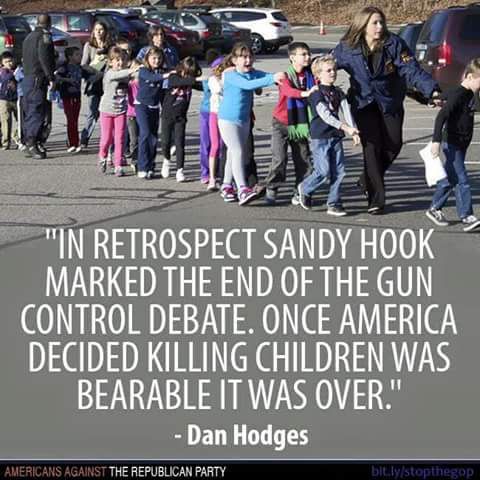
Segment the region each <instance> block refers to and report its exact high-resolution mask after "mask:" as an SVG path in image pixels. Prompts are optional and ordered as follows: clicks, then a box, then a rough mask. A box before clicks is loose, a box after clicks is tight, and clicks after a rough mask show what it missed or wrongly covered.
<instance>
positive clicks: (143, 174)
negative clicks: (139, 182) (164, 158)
mask: <svg viewBox="0 0 480 480" xmlns="http://www.w3.org/2000/svg"><path fill="white" fill-rule="evenodd" d="M137 177H138V178H147V172H145V171H143V170H139V171H138V173H137Z"/></svg>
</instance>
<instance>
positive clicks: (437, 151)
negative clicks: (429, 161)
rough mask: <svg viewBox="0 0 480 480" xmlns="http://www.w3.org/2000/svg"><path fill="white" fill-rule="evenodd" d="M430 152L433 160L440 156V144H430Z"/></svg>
mask: <svg viewBox="0 0 480 480" xmlns="http://www.w3.org/2000/svg"><path fill="white" fill-rule="evenodd" d="M430 152H431V154H432V157H433V158H437V157H439V156H440V143H439V142H432V146H431V147H430Z"/></svg>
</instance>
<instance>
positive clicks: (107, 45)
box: [88, 21, 113, 50]
mask: <svg viewBox="0 0 480 480" xmlns="http://www.w3.org/2000/svg"><path fill="white" fill-rule="evenodd" d="M97 25H100V26H102V27H103V31H104V32H105V36H104V37H103V43H104V45H103V48H104V49H105V50H108V49H109V48H110V47H111V46H112V45H113V40H112V36H111V34H110V31H109V30H108V27H107V25H106V24H105V23H103V22H101V21H96V22H95V23H94V24H93V28H92V33H91V34H90V40H89V41H88V43H89V44H90V46H92V47H95V48H100V45H98V43H97V39H96V38H95V27H96V26H97Z"/></svg>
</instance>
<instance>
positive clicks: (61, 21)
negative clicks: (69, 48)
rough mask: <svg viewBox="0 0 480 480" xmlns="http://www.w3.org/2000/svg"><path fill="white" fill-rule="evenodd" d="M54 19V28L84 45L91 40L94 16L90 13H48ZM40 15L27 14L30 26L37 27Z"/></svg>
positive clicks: (26, 17) (25, 15)
mask: <svg viewBox="0 0 480 480" xmlns="http://www.w3.org/2000/svg"><path fill="white" fill-rule="evenodd" d="M48 14H49V15H50V18H51V19H52V27H55V28H57V29H58V30H61V31H62V32H65V33H68V34H69V35H71V36H72V37H73V38H77V39H78V40H79V41H80V43H81V44H82V45H83V44H85V43H86V42H88V40H89V39H90V34H91V33H92V27H93V16H92V14H90V13H88V12H79V11H71V12H48ZM38 15H39V13H26V14H24V15H23V16H24V18H25V19H26V20H27V21H28V23H29V24H30V26H32V25H36V23H37V17H38Z"/></svg>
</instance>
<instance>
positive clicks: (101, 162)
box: [98, 158, 107, 173]
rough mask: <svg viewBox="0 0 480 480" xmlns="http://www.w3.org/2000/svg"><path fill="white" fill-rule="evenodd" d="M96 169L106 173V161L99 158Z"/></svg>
mask: <svg viewBox="0 0 480 480" xmlns="http://www.w3.org/2000/svg"><path fill="white" fill-rule="evenodd" d="M98 168H99V169H100V171H101V172H102V173H106V172H107V159H106V158H100V159H99V160H98Z"/></svg>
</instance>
